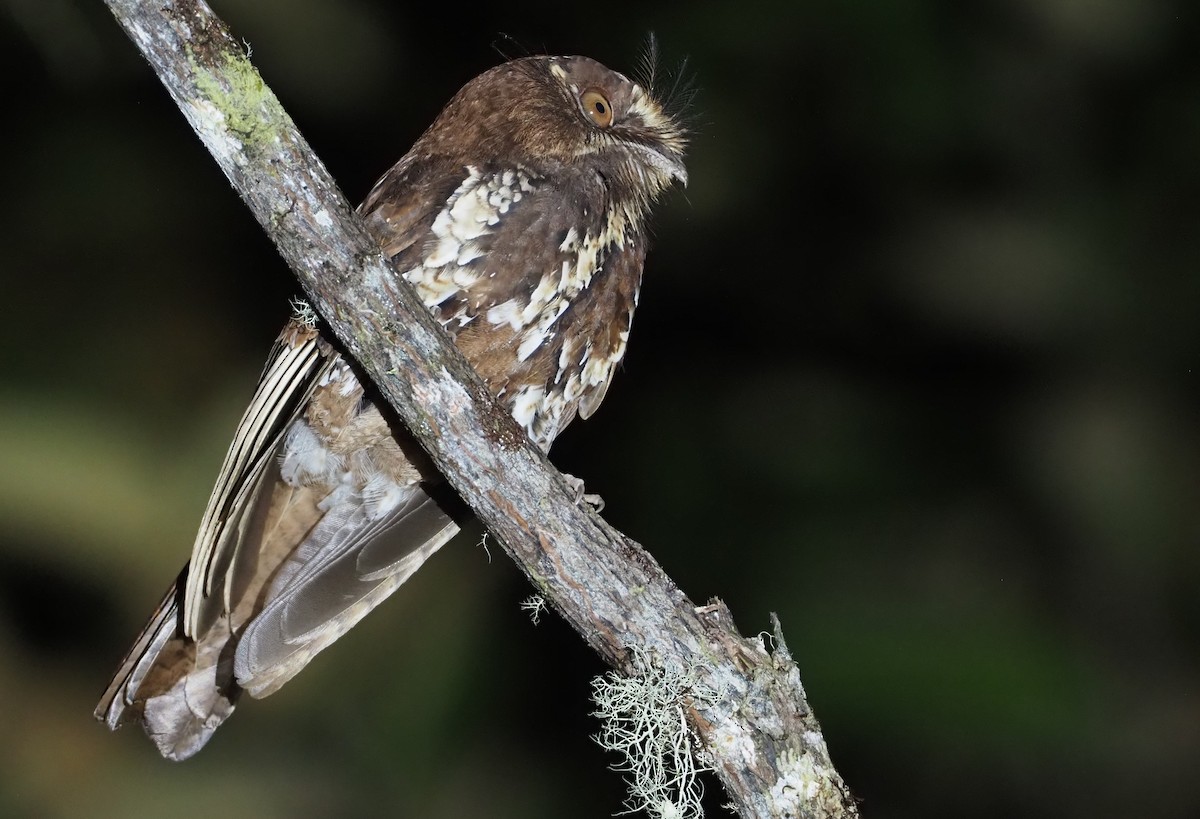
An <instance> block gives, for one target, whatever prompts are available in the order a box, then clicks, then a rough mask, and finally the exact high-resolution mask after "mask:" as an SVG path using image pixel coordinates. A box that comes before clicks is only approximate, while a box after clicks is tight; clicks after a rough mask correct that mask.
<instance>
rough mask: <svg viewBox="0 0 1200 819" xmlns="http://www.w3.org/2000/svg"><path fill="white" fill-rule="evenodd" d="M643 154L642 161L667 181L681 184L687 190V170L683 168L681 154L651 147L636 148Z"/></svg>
mask: <svg viewBox="0 0 1200 819" xmlns="http://www.w3.org/2000/svg"><path fill="white" fill-rule="evenodd" d="M634 147H635V148H636V149H637V151H638V153H639V154H641V156H642V160H643V161H644V162H645V163H646V164H647V165H649V166H650V167H651V168H653V169H654V170H656V171H658V172H659V173H660V174H662V175H663V176H665V177H666V178H667V179H670V180H675V181H678V182H681V183H682V184H683V186H684V187H685V188H686V187H687V183H688V175H687V168H685V167H683V157H682V156H680V155H679V154H676V153H673V152H669V151H666V150H660V149H658V148H653V147H651V146H649V145H636V146H634Z"/></svg>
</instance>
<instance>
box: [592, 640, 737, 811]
mask: <svg viewBox="0 0 1200 819" xmlns="http://www.w3.org/2000/svg"><path fill="white" fill-rule="evenodd" d="M633 663H634V667H635V668H636V670H637V672H638V673H637V675H636V676H632V677H626V676H622V675H621V674H618V673H617V672H609V673H608V674H606V675H605V676H602V677H596V678H595V679H594V680H592V689H593V693H592V699H593V700H595V702H596V706H597V708H596V711H595V712H594V714H595V716H597V717H599V718H600V720H601V721H602V722H603V730H602V731H601V732H600V734H598V735H597V736H596V737H595V739H596V742H598V743H599V744H600V747H602V748H605V749H606V750H610V751H616V752H617V753H619V754H621V755H623V756H624V761H623V762H621V763H619V764H617V765H614V766H613V769H614V770H617V771H623V772H626V773H629V774H631V777H630V778H629V779H628V780H627V781H628V783H629V798H628V799H627V800H626V801H625V807H626V808H627V810H626V811H625V812H626V813H633V812H635V811H639V810H642V811H645V812H646V813H647V814H649V815H650V816H652V817H655V819H693V818H696V819H698V817H702V816H704V810H703V808H702V807H701V804H700V798H701V796H703V794H704V787H703V784H702V783H701V782H700V779H699V778H698V776H697V775H698V774H699V773H700V772H701V771H703V770H708V769H709V768H708V767H707V766H706V765H704V764H702V763H701V762H700V761H699V760H698V755H699V754H700V752H701V747H700V744H699V740H698V739H697V738H696V736H695V735H694V734H693V732H692V730H691V728H689V727H688V724H687V709H688V708H706V707H707V706H709V705H712V704H713V703H715V702H717V701H718V699H719V695H718V694H717V692H715V691H713V690H712V689H710V688H709V687H708V686H705V685H704V684H703V683H701V682H700V681H699V680H697V679H696V677H695V675H694V674H693V673H692V672H691V671H690V670H686V671H677V670H671V669H664V668H660V667H658V666H655V665H654V664H653V663H652V662H651V661H650V659H649V658H648V656H647V655H646V654H645V652H644V651H642V650H641V649H634V650H633Z"/></svg>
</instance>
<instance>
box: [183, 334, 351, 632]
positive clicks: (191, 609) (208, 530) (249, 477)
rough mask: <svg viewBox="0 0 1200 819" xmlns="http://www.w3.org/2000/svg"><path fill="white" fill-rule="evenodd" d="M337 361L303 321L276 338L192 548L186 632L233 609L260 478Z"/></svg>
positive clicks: (260, 485) (185, 609)
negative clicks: (232, 580)
mask: <svg viewBox="0 0 1200 819" xmlns="http://www.w3.org/2000/svg"><path fill="white" fill-rule="evenodd" d="M336 359H337V356H336V354H335V353H334V352H333V351H332V350H331V349H330V348H329V347H328V345H326V344H325V343H324V342H323V341H321V339H320V337H319V335H318V333H317V330H316V329H315V328H314V327H313V326H312V325H311V324H309V323H305V322H303V321H299V320H293V321H292V322H291V323H289V324H288V325H287V327H285V328H284V330H283V333H281V334H280V336H279V339H278V340H277V341H276V342H275V347H274V348H273V349H272V351H271V356H270V358H269V359H268V360H267V364H266V366H265V367H264V369H263V374H262V377H261V378H260V379H259V382H258V388H257V390H256V391H255V393H254V398H253V399H252V400H251V402H250V406H249V407H247V408H246V412H245V414H243V415H242V420H241V422H240V423H239V424H238V428H237V432H236V433H234V437H233V443H231V444H230V445H229V452H228V453H227V454H226V455H225V462H224V463H223V464H222V465H221V471H220V474H219V475H218V476H217V482H216V485H215V486H214V487H213V491H212V495H211V496H210V497H209V500H208V507H207V508H206V509H205V511H204V517H203V518H202V519H201V522H200V531H199V532H198V533H197V535H196V542H195V545H194V546H193V547H192V559H191V563H190V564H189V565H190V570H189V572H188V576H187V585H186V588H185V592H184V610H183V631H184V634H186V635H187V636H189V637H192V638H195V637H197V636H198V635H200V634H201V633H202V632H203V631H204V629H205V628H206V627H207V626H208V625H209V624H211V622H212V620H213V618H214V617H215V616H217V615H218V614H219V613H220V612H221V611H228V610H230V609H231V608H232V601H231V600H230V599H229V595H230V586H229V584H228V583H227V582H226V581H227V579H228V576H229V568H230V566H231V565H233V562H234V560H235V558H236V556H237V550H238V547H239V546H240V544H241V543H242V542H243V540H244V539H245V535H246V531H247V527H248V525H249V523H250V520H251V517H252V515H251V514H250V513H251V512H252V510H253V509H254V508H255V506H256V505H257V503H256V501H257V498H258V495H259V492H260V490H261V488H262V486H263V483H264V481H263V476H264V475H265V474H266V471H267V467H268V465H269V463H270V462H271V460H272V458H274V457H275V454H276V451H277V449H278V446H279V443H280V440H281V439H282V436H283V434H284V433H285V431H286V430H287V428H288V426H289V425H290V424H291V423H292V421H293V420H295V418H296V416H297V415H298V414H299V412H300V411H301V409H302V408H303V407H304V405H305V403H306V402H307V401H308V399H309V397H310V396H311V395H312V393H313V390H314V389H315V388H316V386H317V385H318V384H319V383H320V382H321V379H322V378H323V377H324V376H325V375H326V374H327V373H328V372H329V369H330V367H331V366H332V364H333V363H334V362H335V361H336Z"/></svg>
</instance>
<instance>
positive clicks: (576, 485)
mask: <svg viewBox="0 0 1200 819" xmlns="http://www.w3.org/2000/svg"><path fill="white" fill-rule="evenodd" d="M563 477H564V478H566V480H567V486H569V487H571V491H572V492H574V493H575V505H576V506H578V505H579V503H580V502H583V503H586V504H587V505H588V506H590V507H592V511H593V512H597V513H598V512H600V510H602V509H603V508H604V498H602V497H600V496H599V495H594V494H587V493H585V492H584V491H583V480H582V479H581V478H576V477H575V476H574V475H568V474H567V473H566V472H564V473H563Z"/></svg>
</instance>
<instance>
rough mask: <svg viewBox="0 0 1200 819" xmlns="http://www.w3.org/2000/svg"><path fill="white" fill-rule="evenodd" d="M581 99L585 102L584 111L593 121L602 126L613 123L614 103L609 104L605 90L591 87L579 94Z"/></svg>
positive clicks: (605, 126)
mask: <svg viewBox="0 0 1200 819" xmlns="http://www.w3.org/2000/svg"><path fill="white" fill-rule="evenodd" d="M579 101H580V102H581V103H582V104H583V110H584V112H585V113H586V114H587V115H588V116H589V117H591V118H592V122H594V123H596V124H597V125H599V126H600V127H601V128H607V127H608V126H610V125H612V121H613V112H612V105H610V104H609V102H608V97H606V96H604V92H603V91H601V90H600V89H599V88H589V89H588V90H586V91H584V92H583V93H582V94H580V95H579Z"/></svg>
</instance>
